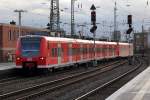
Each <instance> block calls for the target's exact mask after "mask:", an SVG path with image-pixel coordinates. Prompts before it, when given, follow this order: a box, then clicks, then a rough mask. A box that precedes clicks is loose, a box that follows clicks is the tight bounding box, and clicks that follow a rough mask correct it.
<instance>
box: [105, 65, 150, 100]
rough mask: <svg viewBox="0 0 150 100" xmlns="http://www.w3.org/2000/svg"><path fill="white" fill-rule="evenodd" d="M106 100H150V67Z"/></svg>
mask: <svg viewBox="0 0 150 100" xmlns="http://www.w3.org/2000/svg"><path fill="white" fill-rule="evenodd" d="M106 100H150V67H148V68H147V69H146V70H144V71H143V72H141V73H140V74H139V75H138V76H136V77H135V78H134V79H132V80H131V81H129V82H128V83H127V84H125V85H124V86H123V87H121V88H120V89H119V90H118V91H116V92H115V93H113V94H112V95H111V96H109V97H108V98H107V99H106Z"/></svg>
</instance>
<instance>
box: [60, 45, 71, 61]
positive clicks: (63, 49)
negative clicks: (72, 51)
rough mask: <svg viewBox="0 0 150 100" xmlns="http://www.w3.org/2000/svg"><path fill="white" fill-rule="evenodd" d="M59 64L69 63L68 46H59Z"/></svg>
mask: <svg viewBox="0 0 150 100" xmlns="http://www.w3.org/2000/svg"><path fill="white" fill-rule="evenodd" d="M61 53H62V54H61V63H67V62H68V61H69V57H68V55H69V51H68V44H67V43H62V44H61Z"/></svg>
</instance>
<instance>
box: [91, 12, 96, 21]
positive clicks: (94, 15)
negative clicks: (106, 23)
mask: <svg viewBox="0 0 150 100" xmlns="http://www.w3.org/2000/svg"><path fill="white" fill-rule="evenodd" d="M91 22H96V12H95V11H92V12H91Z"/></svg>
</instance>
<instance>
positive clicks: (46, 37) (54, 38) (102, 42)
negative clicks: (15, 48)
mask: <svg viewBox="0 0 150 100" xmlns="http://www.w3.org/2000/svg"><path fill="white" fill-rule="evenodd" d="M23 37H41V38H45V39H46V40H48V41H60V42H71V43H75V42H80V43H91V44H92V43H93V40H82V39H72V38H62V37H50V36H40V35H26V36H21V37H20V38H23ZM95 43H96V44H111V45H112V44H114V45H116V44H117V43H116V42H107V41H95ZM119 44H120V45H128V44H129V43H121V42H119Z"/></svg>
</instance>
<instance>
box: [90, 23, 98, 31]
mask: <svg viewBox="0 0 150 100" xmlns="http://www.w3.org/2000/svg"><path fill="white" fill-rule="evenodd" d="M96 29H97V26H96V25H95V26H93V27H92V28H91V29H90V32H91V33H94V32H95V31H96Z"/></svg>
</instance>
